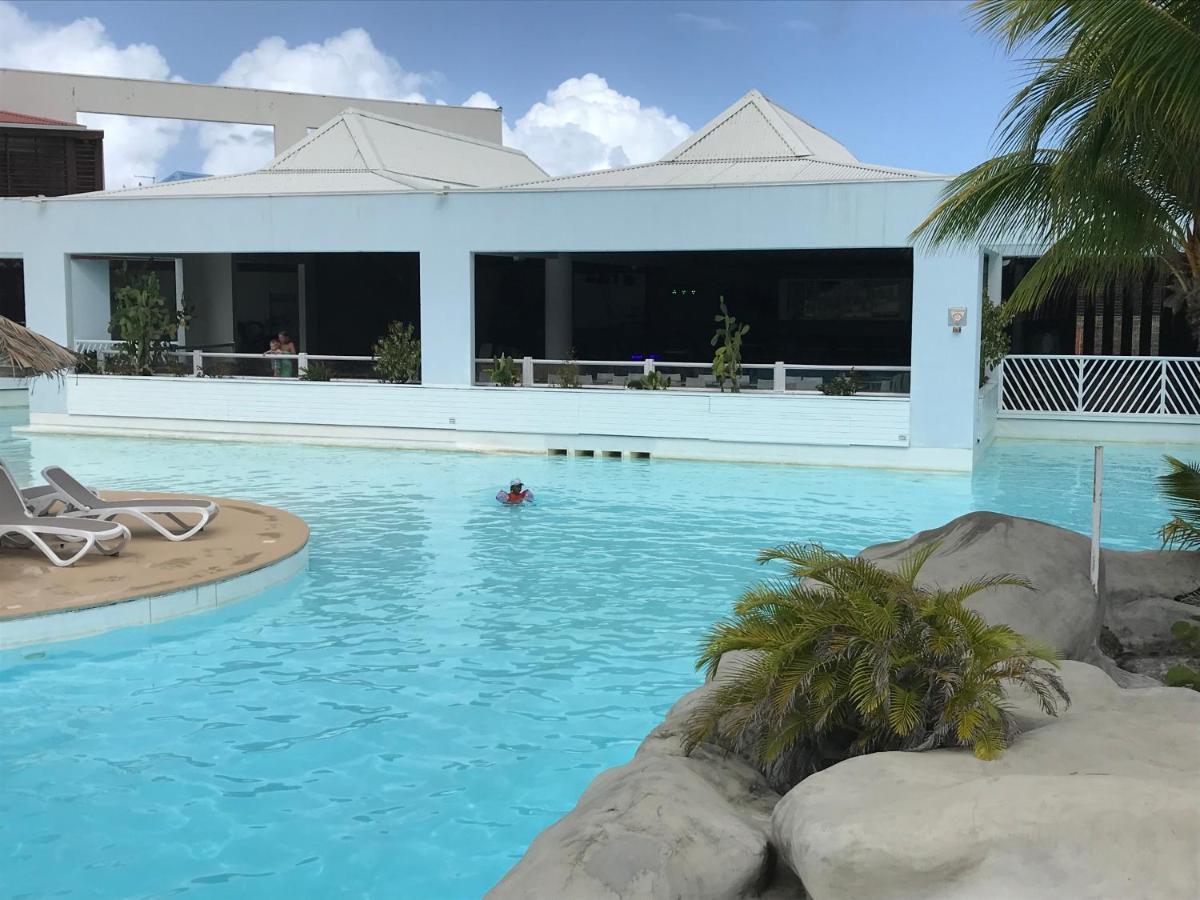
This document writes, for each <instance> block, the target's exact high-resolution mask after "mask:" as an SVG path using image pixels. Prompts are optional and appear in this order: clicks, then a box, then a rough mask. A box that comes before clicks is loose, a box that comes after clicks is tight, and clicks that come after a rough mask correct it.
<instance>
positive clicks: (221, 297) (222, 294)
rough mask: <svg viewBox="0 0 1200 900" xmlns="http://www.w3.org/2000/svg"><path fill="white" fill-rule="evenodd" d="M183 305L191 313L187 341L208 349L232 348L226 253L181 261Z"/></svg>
mask: <svg viewBox="0 0 1200 900" xmlns="http://www.w3.org/2000/svg"><path fill="white" fill-rule="evenodd" d="M183 286H184V290H183V297H184V302H185V303H186V304H187V305H188V306H189V307H190V308H191V310H192V315H193V318H192V321H191V323H190V324H189V325H188V336H189V340H190V341H191V342H192V343H193V344H196V345H199V346H203V347H211V346H214V345H217V344H229V345H232V344H233V339H234V334H233V258H232V257H231V256H230V255H229V254H228V253H191V254H188V255H187V256H185V257H184V266H183Z"/></svg>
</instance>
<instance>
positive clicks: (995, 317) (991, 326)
mask: <svg viewBox="0 0 1200 900" xmlns="http://www.w3.org/2000/svg"><path fill="white" fill-rule="evenodd" d="M1012 320H1013V313H1012V307H1011V306H1004V305H999V306H997V305H996V304H995V303H992V301H991V300H990V299H988V295H987V292H986V291H984V294H983V311H982V313H981V314H980V317H979V321H980V326H979V386H980V387H983V386H984V385H985V384H987V382H988V372H990V371H991V370H992V369H994V368H995V367H996V366H997V364H999V362H1000V360H1002V359H1004V357H1006V356H1008V351H1009V350H1010V349H1011V348H1012V337H1011V336H1010V335H1009V333H1008V326H1009V325H1011V324H1012Z"/></svg>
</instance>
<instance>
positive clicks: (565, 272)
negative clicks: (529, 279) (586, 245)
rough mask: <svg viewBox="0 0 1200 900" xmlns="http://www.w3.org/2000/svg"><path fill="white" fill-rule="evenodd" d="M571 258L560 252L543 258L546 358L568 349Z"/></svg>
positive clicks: (562, 356) (565, 353)
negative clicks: (544, 264)
mask: <svg viewBox="0 0 1200 900" xmlns="http://www.w3.org/2000/svg"><path fill="white" fill-rule="evenodd" d="M572 315H573V310H572V309H571V257H570V255H569V254H566V253H560V254H559V255H558V256H556V257H553V258H551V259H547V260H546V348H545V353H546V358H547V359H566V358H567V356H568V355H569V354H570V352H571V346H572V344H573V340H572V328H573V324H572Z"/></svg>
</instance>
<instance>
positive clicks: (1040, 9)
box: [912, 0, 1200, 334]
mask: <svg viewBox="0 0 1200 900" xmlns="http://www.w3.org/2000/svg"><path fill="white" fill-rule="evenodd" d="M972 9H973V11H974V15H975V19H976V21H977V23H978V25H979V27H980V28H981V30H983V31H985V32H988V33H991V34H992V35H994V36H996V37H998V38H999V39H1000V40H1001V41H1002V42H1003V43H1004V44H1005V46H1006V48H1007V49H1008V50H1009V51H1010V52H1011V51H1012V50H1014V49H1016V48H1018V47H1022V48H1026V49H1029V50H1031V51H1032V53H1033V55H1034V59H1033V60H1032V62H1031V79H1030V81H1029V83H1028V84H1026V85H1025V87H1023V88H1022V89H1021V90H1020V91H1019V92H1018V93H1017V95H1016V96H1015V97H1014V98H1013V100H1012V101H1011V103H1010V104H1009V106H1008V107H1007V109H1006V110H1005V112H1004V114H1003V117H1002V119H1001V122H1000V126H999V128H998V131H997V140H998V147H997V149H998V151H999V155H997V156H996V157H995V158H994V159H990V160H988V161H987V162H984V163H982V164H980V165H978V166H976V167H975V168H973V169H971V170H969V171H967V172H965V173H963V174H962V175H960V176H958V177H957V178H955V179H954V180H953V181H952V182H950V184H949V185H948V186H947V188H946V190H945V191H944V193H943V197H942V200H941V202H940V203H939V204H938V205H937V207H935V208H934V210H933V212H932V213H930V215H929V217H928V218H926V220H925V221H924V222H922V223H921V224H920V225H919V226H918V227H917V229H916V230H915V231H914V232H913V234H912V237H913V238H914V239H919V240H922V241H924V242H926V243H927V244H930V245H939V244H944V243H953V242H957V241H961V240H967V239H978V240H982V241H984V242H989V241H994V242H1003V243H1011V242H1012V241H1013V236H1014V235H1017V236H1019V239H1021V240H1022V241H1028V242H1030V243H1039V244H1045V245H1047V246H1048V247H1049V249H1048V250H1047V252H1046V253H1045V255H1043V256H1042V257H1041V258H1040V259H1039V260H1038V262H1037V263H1036V264H1034V266H1033V267H1032V268H1031V269H1030V270H1029V273H1028V274H1027V275H1026V276H1025V278H1024V279H1023V280H1022V281H1021V283H1020V285H1019V286H1018V287H1017V288H1016V290H1015V292H1014V294H1013V296H1012V298H1011V301H1010V302H1011V303H1013V305H1014V308H1015V309H1017V310H1025V309H1030V308H1032V307H1033V306H1035V305H1036V304H1037V303H1039V302H1041V300H1043V299H1044V298H1045V297H1046V296H1047V294H1048V293H1049V292H1050V290H1051V288H1052V287H1053V286H1054V285H1055V284H1056V283H1057V282H1059V281H1060V280H1067V279H1069V280H1070V281H1071V282H1072V283H1073V284H1075V285H1077V286H1078V287H1079V289H1080V290H1081V291H1084V292H1088V293H1094V292H1097V291H1099V290H1100V289H1102V288H1104V287H1106V286H1108V285H1110V284H1112V283H1114V282H1122V281H1127V280H1130V279H1139V280H1140V279H1141V278H1143V277H1144V276H1145V274H1146V272H1147V268H1148V266H1149V265H1150V264H1152V263H1155V262H1157V263H1158V264H1160V265H1161V266H1162V267H1164V268H1165V269H1166V270H1167V271H1169V272H1170V273H1171V275H1172V276H1173V282H1174V286H1175V288H1176V289H1177V290H1178V291H1179V292H1180V293H1182V294H1183V295H1184V296H1185V297H1186V298H1188V299H1189V300H1190V301H1191V302H1190V303H1189V314H1190V316H1191V317H1192V324H1193V328H1195V329H1197V332H1198V334H1200V232H1198V227H1200V221H1198V220H1200V165H1197V163H1196V160H1197V150H1198V149H1200V2H1198V0H1103V2H1099V0H975V2H974V4H973V5H972Z"/></svg>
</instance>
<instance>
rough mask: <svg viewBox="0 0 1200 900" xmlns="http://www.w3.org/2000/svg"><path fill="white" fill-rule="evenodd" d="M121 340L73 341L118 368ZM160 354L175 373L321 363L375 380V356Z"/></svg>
mask: <svg viewBox="0 0 1200 900" xmlns="http://www.w3.org/2000/svg"><path fill="white" fill-rule="evenodd" d="M122 346H123V342H122V341H113V340H107V339H106V340H100V339H86V340H77V341H76V342H75V352H76V353H94V354H95V355H96V369H97V370H98V371H99V372H101V373H102V374H103V373H108V372H111V371H117V369H116V367H115V366H114V365H112V362H113V359H114V357H117V356H119V354H120V350H121V347H122ZM163 356H165V357H166V358H167V359H169V360H172V361H174V363H175V371H174V373H170V372H168V373H167V374H188V373H189V372H190V374H192V375H195V376H197V377H201V376H208V377H222V378H299V377H301V376H302V375H305V373H308V374H309V376H310V377H311V375H312V374H313V373H312V372H311V371H310V368H311V366H310V364H311V363H321V364H322V365H324V366H327V367H328V368H329V369H330V370H331V371H329V372H328V374H329V375H330V376H331V377H332V379H333V380H335V381H343V380H365V381H375V380H377V379H376V375H375V357H373V356H334V355H329V354H316V353H232V352H225V351H219V350H167V351H166V352H165V353H164V354H163Z"/></svg>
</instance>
